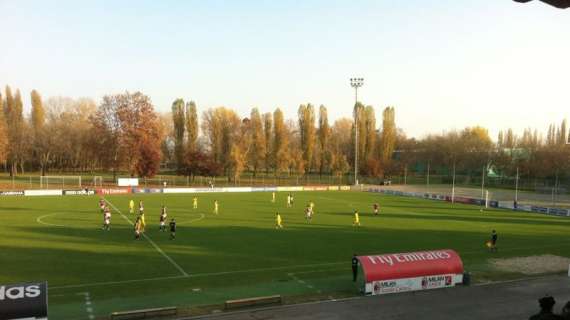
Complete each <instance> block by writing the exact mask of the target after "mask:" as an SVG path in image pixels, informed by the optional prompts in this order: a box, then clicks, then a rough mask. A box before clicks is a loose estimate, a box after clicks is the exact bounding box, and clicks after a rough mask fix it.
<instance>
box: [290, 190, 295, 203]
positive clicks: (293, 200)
mask: <svg viewBox="0 0 570 320" xmlns="http://www.w3.org/2000/svg"><path fill="white" fill-rule="evenodd" d="M290 195H291V205H294V204H295V199H294V198H293V194H292V193H290Z"/></svg>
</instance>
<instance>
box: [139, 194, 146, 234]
mask: <svg viewBox="0 0 570 320" xmlns="http://www.w3.org/2000/svg"><path fill="white" fill-rule="evenodd" d="M139 219H140V232H144V230H145V227H146V221H145V219H144V206H143V202H142V200H141V201H139Z"/></svg>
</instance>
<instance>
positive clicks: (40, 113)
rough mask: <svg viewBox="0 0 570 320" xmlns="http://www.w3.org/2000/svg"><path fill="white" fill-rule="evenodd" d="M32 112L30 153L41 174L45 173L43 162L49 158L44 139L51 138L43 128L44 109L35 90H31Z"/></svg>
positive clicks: (46, 143) (47, 146)
mask: <svg viewBox="0 0 570 320" xmlns="http://www.w3.org/2000/svg"><path fill="white" fill-rule="evenodd" d="M30 96H31V101H32V114H31V124H32V130H33V144H32V155H33V157H32V158H33V160H34V161H37V164H39V166H40V171H41V175H45V171H44V168H45V164H46V163H47V161H48V159H49V143H48V142H47V141H46V140H48V139H51V137H49V136H47V135H48V133H47V132H46V131H45V130H44V126H45V110H44V106H43V102H42V98H41V96H40V94H39V93H38V92H37V91H36V90H32V92H31V94H30Z"/></svg>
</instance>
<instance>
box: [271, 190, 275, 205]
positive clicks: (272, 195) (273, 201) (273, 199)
mask: <svg viewBox="0 0 570 320" xmlns="http://www.w3.org/2000/svg"><path fill="white" fill-rule="evenodd" d="M271 202H272V203H275V192H273V193H271Z"/></svg>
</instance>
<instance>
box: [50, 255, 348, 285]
mask: <svg viewBox="0 0 570 320" xmlns="http://www.w3.org/2000/svg"><path fill="white" fill-rule="evenodd" d="M338 264H347V262H346V261H343V262H330V263H318V264H301V265H293V266H284V267H273V268H257V269H244V270H235V271H222V272H207V273H194V274H190V275H185V276H183V275H182V276H170V277H157V278H146V279H134V280H121V281H106V282H93V283H84V284H72V285H65V286H56V287H50V290H57V289H72V288H87V287H97V286H106V285H115V284H127V283H136V282H146V281H160V280H169V279H184V278H201V277H213V276H221V275H230V274H240V273H252V272H263V271H275V270H288V269H299V268H311V267H320V266H330V265H338Z"/></svg>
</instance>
